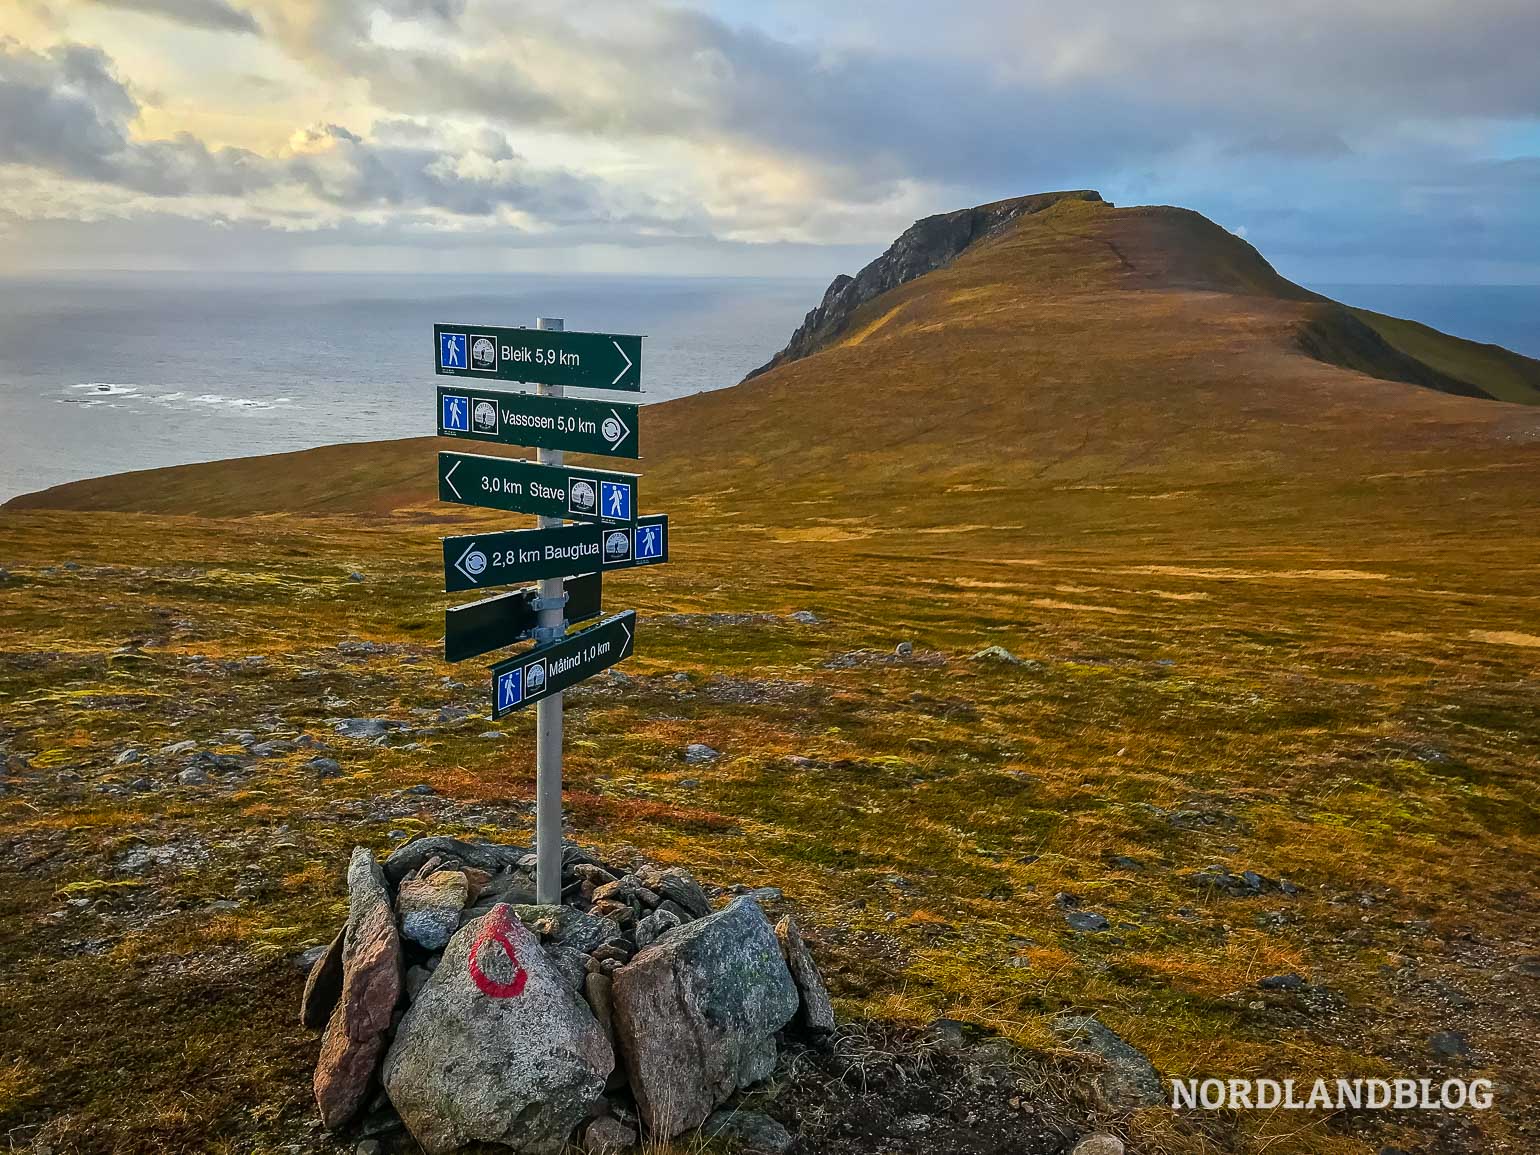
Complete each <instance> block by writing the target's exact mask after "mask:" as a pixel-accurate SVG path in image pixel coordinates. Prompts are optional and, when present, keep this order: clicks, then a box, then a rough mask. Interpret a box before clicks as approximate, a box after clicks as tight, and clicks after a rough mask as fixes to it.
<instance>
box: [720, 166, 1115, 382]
mask: <svg viewBox="0 0 1540 1155" xmlns="http://www.w3.org/2000/svg"><path fill="white" fill-rule="evenodd" d="M1071 200H1072V201H1088V202H1092V203H1095V204H1106V205H1107V207H1109V208H1110V207H1111V205H1110V204H1108V202H1106V201H1103V200H1102V196H1101V194H1100V193H1098V192H1095V191H1094V190H1092V189H1075V190H1072V191H1067V192H1046V193H1033V194H1031V195H1029V196H1020V197H1011V198H1010V199H1008V200H1002V201H992V202H990V203H989V204H984V205H975V206H974V207H972V208H967V209H957V210H955V211H953V212H949V213H937V214H935V215H934V216H928V217H922V218H921V219H920V220H917V221H915V222H914V224H912V225H910V226H909V227H908V228H907V229H905V230H904V231H903V233H902V234H900V236H899V238H898V239H897V240H896V241H894V242H893V243H892V244H891V245H889V246H888V250H887V252H885V253H883V254H882V256H880V257H878V258H877V259H876V260H874V261H872V262H871V264H869V265H867V266H866V267H865V268H864V269H862V270H861V271H860V272H859V273H857V274H856V275H855V276H853V277H852V276H849V275H848V274H845V273H841V274H840V275H839V276H837V277H835V278H834V280H833V281H831V282H830V284H829V287H828V288H827V289H826V290H824V295H823V300H822V301H820V302H819V303H818V305H817V306H816V307H815V308H813V309H812V310H810V311H809V312H808V314H807V316H806V317H805V318H803V321H802V324H801V326H800V327H799V328H798V329H797V331H796V332H795V333H793V334H792V335H791V340H790V341H789V342H787V344H786V347H785V348H784V349H782V350H781V351H780V352H779V353H777V354H776V355H775V356H774V357H772V358H771V359H770V360H769V361H767V362H766V363H765V364H763V365H761V366H760V367H759V368H758V369H755V370H754V371H753V372H752V373H750V374H749V377H757V376H759V375H760V374H761V373H766V372H769V371H770V370H771V369H774V368H776V367H777V366H778V365H784V364H786V363H787V362H788V361H797V360H800V359H801V358H803V357H806V356H808V355H809V354H810V353H816V352H817V351H818V350H819V349H822V348H824V347H825V346H826V345H828V344H829V343H830V342H831V341H833V340H835V339H837V338H838V337H839V336H840V334H841V333H843V332H844V330H845V327H846V325H847V323H848V322H849V320H850V316H851V314H852V313H854V312H855V311H856V310H857V309H859V308H860V307H861V306H862V305H864V304H865V303H866V302H867V301H870V300H871V299H872V298H873V297H877V296H880V295H882V294H883V293H886V292H887V291H888V290H889V289H896V288H897V287H898V286H899V285H902V284H904V283H905V282H907V281H912V280H914V279H915V278H916V277H921V276H924V275H925V274H926V273H928V272H931V271H932V270H934V269H939V268H940V267H941V266H942V265H945V264H948V263H949V262H951V261H952V260H954V259H955V258H956V257H957V256H958V254H960V253H961V252H962V251H963V250H964V249H967V248H968V247H969V246H971V245H973V244H976V243H977V242H978V241H981V240H983V239H984V238H985V237H988V236H990V235H991V234H993V233H996V232H998V231H999V230H1000V229H1001V228H1003V227H1004V226H1005V225H1007V224H1009V223H1010V222H1012V221H1014V220H1016V219H1018V218H1020V217H1023V216H1027V215H1029V214H1031V213H1039V212H1042V211H1043V210H1044V209H1048V208H1052V207H1053V206H1054V205H1056V204H1059V203H1060V202H1062V201H1071ZM745 380H747V378H745Z"/></svg>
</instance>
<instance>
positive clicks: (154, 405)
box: [0, 273, 825, 502]
mask: <svg viewBox="0 0 1540 1155" xmlns="http://www.w3.org/2000/svg"><path fill="white" fill-rule="evenodd" d="M824 287H825V285H824V282H823V281H821V280H804V279H757V278H705V277H617V276H611V277H603V276H587V277H580V276H571V277H565V276H533V275H531V276H516V275H500V276H486V275H483V276H474V275H466V276H442V275H440V276H412V275H405V274H400V275H378V274H369V275H357V274H333V273H308V274H290V273H283V274H257V273H253V274H220V275H219V276H217V277H216V276H207V275H202V274H188V273H108V274H91V275H69V276H65V275H51V276H27V277H9V278H7V277H0V502H3V501H5V500H6V499H7V498H10V497H14V496H15V495H17V494H20V493H28V492H31V491H33V490H37V489H42V488H44V487H46V486H50V485H57V484H59V483H61V482H65V481H74V480H77V479H80V478H84V477H97V476H100V475H103V474H108V473H119V472H122V471H124V470H128V469H148V468H152V467H156V466H162V465H179V464H183V463H187V462H194V461H213V460H217V459H219V458H224V457H244V456H249V455H251V454H262V453H279V452H283V451H285V450H291V449H308V448H311V447H313V446H317V445H326V444H331V443H334V442H339V441H374V440H379V439H383V438H393V437H414V436H426V435H429V434H432V433H433V431H434V429H435V424H434V421H435V414H434V401H433V397H434V392H433V388H434V385H435V384H436V383H438V382H442V381H445V380H447V378H442V377H437V378H436V377H435V375H434V373H433V325H434V323H435V322H449V323H460V322H466V323H471V324H486V325H504V326H518V325H530V326H533V325H534V324H535V321H536V318H538V317H560V318H562V319H563V321H564V322H565V324H566V327H567V328H568V329H585V330H589V331H594V332H603V333H639V334H643V335H644V336H645V338H646V339H645V341H644V342H643V344H642V350H643V359H642V393H641V394H640V396H638V395H636V394H625V395H623V396H621V395H616V394H611V395H610V399H611V400H626V401H640V402H642V403H643V404H648V403H652V402H657V401H665V400H668V399H670V398H673V397H682V396H684V395H686V394H690V393H699V392H702V391H705V390H708V389H721V388H723V387H725V386H728V385H735V384H737V383H738V382H739V381H740V380H742V379H743V376H744V374H746V373H748V372H749V371H750V370H751V369H754V368H756V367H758V366H760V365H762V364H764V363H765V362H766V361H768V360H769V359H770V358H771V357H772V356H774V355H775V353H776V352H777V351H778V350H779V349H780V348H781V347H782V346H784V345H785V344H786V340H787V338H788V337H790V336H791V333H792V330H794V329H795V328H796V327H797V326H798V325H799V324H800V323H801V322H802V318H803V316H804V314H805V313H806V312H807V310H808V309H810V308H812V307H813V306H814V305H815V304H817V303H818V300H819V298H820V297H821V296H822V295H823V290H824ZM503 387H505V388H509V389H514V388H518V386H516V385H512V384H507V385H504V386H503ZM572 395H573V396H582V395H583V394H581V393H580V392H577V391H573V394H572ZM591 395H595V396H596V395H597V394H591ZM644 429H645V426H644Z"/></svg>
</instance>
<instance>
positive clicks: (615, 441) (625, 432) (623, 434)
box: [605, 369, 631, 449]
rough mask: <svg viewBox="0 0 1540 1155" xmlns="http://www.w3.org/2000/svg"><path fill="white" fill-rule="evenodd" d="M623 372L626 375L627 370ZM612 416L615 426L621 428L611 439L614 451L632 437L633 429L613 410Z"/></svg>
mask: <svg viewBox="0 0 1540 1155" xmlns="http://www.w3.org/2000/svg"><path fill="white" fill-rule="evenodd" d="M621 372H622V373H624V372H625V370H624V369H622V370H621ZM615 380H617V381H619V380H620V378H619V377H617V378H615ZM610 416H611V417H613V418H614V419H615V424H616V425H619V426H620V432H619V433H617V434H615V436H614V437H612V438H610V448H611V449H614V448H615V446H617V445H619V444H620V443H621V442H622V441H624V440H625V439H626V438H627V437H629V436H631V427H630V426H629V425H627V424H626V423H625V421H624V420H622V419H621V416H620V414H619V413H616V412H615V411H614V410H613V409H611V410H610ZM605 425H606V426H608V425H609V422H608V421H606V422H605Z"/></svg>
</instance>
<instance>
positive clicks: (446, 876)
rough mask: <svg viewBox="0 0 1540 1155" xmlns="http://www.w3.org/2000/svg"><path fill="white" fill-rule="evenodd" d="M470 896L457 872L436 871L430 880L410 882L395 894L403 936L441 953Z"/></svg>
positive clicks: (406, 881) (463, 880)
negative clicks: (441, 948)
mask: <svg viewBox="0 0 1540 1155" xmlns="http://www.w3.org/2000/svg"><path fill="white" fill-rule="evenodd" d="M469 896H470V888H469V886H468V885H467V884H466V881H465V875H464V874H463V873H462V872H461V871H458V870H436V871H434V872H433V873H432V874H430V875H429V876H428V877H427V878H408V879H407V880H405V881H404V882H402V884H401V887H400V889H399V890H398V891H397V892H396V912H397V913H398V914H400V916H401V933H402V934H403V935H404V936H406V937H407V938H409V939H411V940H412V941H413V942H415V943H417V944H418V945H419V946H424V947H427V948H428V949H429V950H438V949H439V948H440V947H442V946H443V945H444V944H445V943H447V942H448V941H449V936H450V935H452V934H454V932H455V927H456V926H458V925H459V922H460V910H461V909H462V908H463V907H464V906H465V900H466V899H467V898H468V897H469Z"/></svg>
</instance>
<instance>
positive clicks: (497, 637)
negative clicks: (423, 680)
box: [444, 573, 604, 662]
mask: <svg viewBox="0 0 1540 1155" xmlns="http://www.w3.org/2000/svg"><path fill="white" fill-rule="evenodd" d="M603 580H604V575H602V574H596V573H593V574H587V575H585V576H583V577H575V578H571V579H569V580H568V581H567V583H566V586H565V589H564V591H563V592H565V594H566V596H567V604H566V605H565V606H563V607H562V611H561V612H562V617H563V618H565V619H566V620H567V622H568V623H569V624H571V623H574V622H586V621H589V620H591V619H593V618H596V617H598V616H599V602H600V598H601V597H602V595H603V585H602V583H603ZM539 598H540V590H539V589H538V588H537V587H536V586H525V587H524V588H523V589H521V590H513V591H512V592H510V593H506V594H497V595H495V596H493V597H490V598H482V599H481V600H480V601H479V602H470V603H469V604H467V605H463V606H453V607H451V608H449V609H447V610H445V611H444V661H446V662H463V661H464V660H465V659H466V658H474V657H476V656H477V655H478V654H485V653H490V652H491V651H492V650H500V649H502V648H503V647H504V646H511V645H513V644H514V643H515V642H524V641H528V640H529V639H530V638H531V637H533V636H534V631H535V627H536V626H538V625H539V624H540V621H539V619H540V610H539V609H538V608H537V603H538V601H539Z"/></svg>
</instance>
